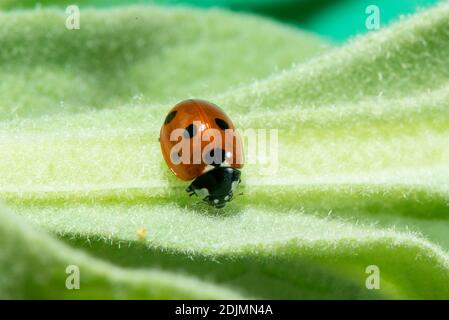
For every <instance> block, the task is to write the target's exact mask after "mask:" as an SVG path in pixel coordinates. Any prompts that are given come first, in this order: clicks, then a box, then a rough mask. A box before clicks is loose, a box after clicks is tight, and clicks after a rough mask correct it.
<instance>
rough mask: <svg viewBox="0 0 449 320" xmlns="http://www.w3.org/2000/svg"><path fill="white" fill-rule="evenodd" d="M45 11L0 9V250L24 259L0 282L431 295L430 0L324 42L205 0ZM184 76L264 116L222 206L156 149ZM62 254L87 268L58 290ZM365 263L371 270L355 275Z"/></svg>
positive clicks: (440, 138)
mask: <svg viewBox="0 0 449 320" xmlns="http://www.w3.org/2000/svg"><path fill="white" fill-rule="evenodd" d="M136 16H137V17H138V19H137V20H135V19H131V18H135V17H136ZM63 17H64V15H63V14H62V13H61V12H58V11H52V10H41V11H36V12H23V13H11V14H5V15H4V16H3V19H0V21H1V22H0V23H2V24H3V25H4V26H7V28H2V29H1V30H10V29H11V28H13V29H14V30H15V31H14V32H6V31H5V32H4V33H2V34H1V36H0V39H2V40H1V41H4V43H7V44H8V45H7V46H6V48H10V49H9V51H8V49H5V50H2V51H1V53H0V56H1V57H2V58H1V61H2V62H1V63H2V65H5V66H6V67H8V68H11V69H10V70H11V73H10V74H9V77H10V78H11V81H13V83H11V82H8V84H5V88H6V89H5V90H4V91H2V89H0V93H1V95H2V96H6V97H8V95H7V92H9V91H10V89H14V88H19V87H20V86H19V85H18V84H17V83H15V84H14V81H16V80H17V81H19V82H20V81H23V83H25V82H24V81H25V79H26V81H27V82H26V84H27V86H24V87H25V88H26V90H25V91H24V92H25V93H24V96H25V97H27V98H23V99H24V100H19V102H17V105H18V107H17V108H16V110H15V111H14V114H13V113H12V110H13V109H11V108H10V105H9V104H7V103H6V104H5V106H6V107H4V108H3V109H2V110H3V111H2V112H1V115H2V117H3V119H5V120H4V121H3V122H2V123H1V124H0V138H1V139H0V154H1V155H2V157H1V158H0V175H1V177H2V180H1V183H0V195H1V196H2V198H3V199H4V200H5V202H6V203H7V205H8V206H9V207H10V210H13V211H14V212H15V214H16V215H20V216H21V218H20V219H17V217H14V218H13V217H11V216H10V215H8V214H5V218H2V220H3V219H4V220H5V221H14V223H13V222H8V223H6V224H5V225H4V226H2V227H1V228H2V229H0V230H1V233H0V234H2V236H3V235H4V236H3V237H4V238H5V239H11V241H12V242H8V241H6V244H5V245H2V248H5V249H4V252H5V253H3V252H2V255H3V257H5V258H3V259H1V260H0V268H2V269H4V271H3V270H2V272H4V274H8V275H11V276H10V277H9V279H15V278H17V277H20V276H23V275H24V274H27V278H26V279H27V281H26V282H25V281H24V282H23V284H22V287H20V286H19V285H17V287H14V283H12V284H5V285H1V283H0V292H1V293H2V295H3V296H4V297H12V296H15V295H18V296H26V292H32V293H33V294H30V295H31V296H33V297H35V296H37V297H39V296H42V297H49V296H48V295H47V294H48V292H56V294H57V295H62V296H63V297H66V296H67V297H72V295H74V294H75V295H78V294H79V296H80V297H83V298H95V297H139V298H155V297H156V298H177V297H191V298H196V297H202V298H208V297H216V298H232V297H242V298H251V297H256V298H424V299H431V298H437V299H444V298H446V299H447V298H448V297H449V255H448V251H447V249H448V248H449V242H448V239H447V234H448V231H449V223H448V212H449V205H448V203H449V201H448V189H449V184H448V181H449V180H448V178H449V166H448V163H449V149H448V148H447V146H448V142H449V141H448V138H447V137H448V134H449V117H448V110H449V102H448V101H449V100H448V94H449V90H448V85H447V80H446V79H447V76H448V74H447V72H448V71H447V70H448V69H447V68H445V67H444V66H446V65H447V64H448V63H449V41H448V40H449V39H448V38H449V34H448V33H447V23H448V21H449V5H448V4H442V5H440V6H439V7H437V8H434V9H431V10H428V11H425V12H423V13H420V14H419V15H416V16H414V17H412V18H409V19H405V20H403V21H401V22H399V23H397V24H395V25H393V26H391V27H389V28H387V29H384V30H381V31H380V32H378V33H372V34H369V35H367V36H364V37H360V38H358V39H355V40H354V41H352V42H350V43H348V44H346V45H345V46H343V47H341V48H335V49H330V50H328V52H327V53H325V54H321V53H322V50H323V48H325V47H326V45H325V44H324V43H322V42H321V41H319V40H317V39H315V38H313V37H311V36H308V35H304V34H302V33H297V32H295V31H293V30H290V29H286V28H282V27H279V26H276V25H275V24H272V23H269V22H264V21H262V20H259V19H256V18H249V17H246V16H239V15H235V16H234V15H232V14H228V13H223V12H221V11H207V12H203V11H190V10H186V9H176V10H174V9H156V8H144V7H141V8H131V9H126V10H122V11H88V12H86V13H85V15H84V14H83V22H82V23H83V25H82V29H81V30H80V33H79V34H77V33H76V32H78V31H73V32H74V35H73V36H72V33H71V32H72V31H70V32H69V31H67V30H63V29H62V30H60V28H61V24H62V25H63V23H64V19H63ZM17 21H22V22H27V23H31V24H33V23H34V24H36V25H39V24H42V23H44V21H45V24H46V25H48V26H49V28H50V29H49V30H51V31H52V32H48V30H47V31H46V32H45V33H44V31H39V30H38V29H36V28H30V29H29V30H28V31H27V32H25V31H20V30H19V28H18V27H16V25H17ZM136 21H138V22H136ZM181 21H182V22H181ZM206 21H207V22H206ZM83 26H86V28H85V29H83V28H84V27H83ZM149 30H152V31H154V32H150V31H149ZM237 31H238V32H237ZM47 34H49V35H47ZM198 34H200V35H201V36H199V35H198ZM24 39H27V41H24ZM33 39H38V40H33ZM139 39H144V41H143V42H144V43H145V44H144V45H143V46H139V45H138V43H141V42H139V41H138V40H139ZM198 39H200V40H198ZM86 43H88V44H89V46H87V49H86V47H85V44H86ZM38 44H39V45H40V46H41V47H39V48H38V47H37V45H38ZM44 44H47V45H44ZM58 44H63V45H62V46H59V45H58ZM224 45H225V46H226V48H227V49H228V50H225V49H224V47H223V46H224ZM17 47H18V48H20V49H17V52H19V53H20V54H17V53H14V50H13V48H17ZM230 48H234V50H229V49H230ZM236 48H238V50H237V49H236ZM263 48H265V49H266V50H264V49H263ZM76 49H81V50H80V51H78V52H76V53H75V51H76ZM84 49H86V50H84ZM31 50H38V52H39V53H40V55H30V54H29V52H31ZM39 50H40V51H39ZM267 50H268V51H267ZM167 52H170V54H168V55H167ZM186 52H187V53H186ZM199 52H203V53H204V55H199ZM105 53H107V54H105ZM206 53H207V54H206ZM213 53H217V55H214V54H213ZM186 55H187V57H188V58H186ZM312 55H315V57H313V58H311V57H312ZM127 57H128V58H127ZM267 57H270V58H269V59H268V58H267ZM307 58H309V59H307ZM185 59H190V60H189V61H187V60H185ZM247 59H248V60H247ZM295 59H297V60H295ZM67 61H68V62H67ZM295 61H296V62H298V63H299V62H302V63H300V64H299V65H298V66H296V67H292V68H290V69H289V70H284V71H279V72H277V73H274V70H275V67H276V66H278V67H280V68H281V69H284V68H286V67H288V66H289V65H291V64H293V63H294V62H295ZM142 68H144V69H142ZM214 68H215V69H214ZM80 70H81V73H78V71H80ZM143 70H144V71H145V72H144V71H143ZM165 70H166V72H167V73H166V74H165V73H164V71H165ZM197 70H198V72H197ZM207 70H214V71H211V72H206V71H207ZM217 70H221V71H222V72H221V73H220V76H221V77H220V79H219V77H218V76H217V73H216V71H217ZM146 71H147V72H148V73H147V72H146ZM225 71H226V72H225ZM139 72H141V73H139ZM184 73H185V74H184ZM38 74H45V75H46V76H45V77H44V78H43V79H44V80H42V82H40V83H39V82H36V81H35V80H36V78H33V76H36V77H37V76H38ZM169 74H176V75H178V74H181V75H180V77H169V76H167V75H169ZM196 76H198V78H196ZM0 77H6V76H5V75H1V76H0ZM84 77H87V80H86V81H87V83H89V81H91V82H90V83H91V84H89V85H86V82H82V81H81V80H82V79H83V78H84ZM262 78H264V79H262ZM76 79H77V80H78V81H79V85H76V86H74V85H73V84H74V83H78V82H77V80H76ZM168 79H170V80H171V81H169V80H168ZM189 79H191V80H192V79H194V80H192V81H188V80H189ZM236 79H241V82H240V81H239V86H238V87H236ZM252 79H258V80H257V81H254V82H251V81H252ZM105 81H106V82H105ZM1 83H2V84H3V83H5V82H3V81H2V82H1ZM205 84H206V85H208V84H209V85H210V87H206V88H205V87H204V85H205ZM52 92H53V93H54V94H52ZM136 92H138V93H139V98H137V99H136V98H134V99H133V96H135V94H136ZM47 93H50V94H47ZM190 94H191V95H192V96H196V95H201V97H204V96H205V97H207V98H209V99H211V100H212V101H214V102H217V103H218V104H219V105H220V106H222V107H223V108H224V109H225V110H226V111H227V113H228V114H229V115H230V116H231V118H232V119H234V120H235V123H236V124H237V126H238V127H239V128H241V129H242V130H245V129H248V128H256V129H257V128H264V129H270V128H271V129H279V137H278V138H279V149H278V151H279V154H278V163H279V167H278V170H277V171H275V170H273V169H274V168H270V167H266V166H264V165H260V164H259V165H256V164H247V165H245V168H244V170H243V177H242V179H243V186H242V191H243V193H244V194H243V195H242V196H240V197H236V199H235V200H234V201H233V202H232V203H230V204H229V205H228V206H227V207H226V208H225V209H223V210H221V211H216V210H212V209H209V208H206V207H204V206H203V205H200V204H196V202H195V200H192V199H189V198H188V196H187V195H186V194H185V192H184V191H183V190H184V188H185V186H186V185H185V183H182V182H181V181H177V180H176V179H175V178H174V177H173V176H172V175H171V173H170V172H169V170H168V169H167V168H166V166H165V163H164V162H163V160H162V157H161V154H160V149H159V148H160V147H159V142H158V140H157V138H158V132H159V129H160V125H161V123H162V119H164V115H165V114H166V112H167V111H168V110H169V108H170V107H171V105H172V103H173V102H174V101H176V100H178V99H183V98H187V97H188V96H190ZM9 97H10V98H9V99H10V100H11V101H12V100H14V99H15V98H16V97H17V94H15V95H14V94H12V93H11V94H10V96H9ZM60 99H61V100H63V101H64V106H65V108H62V109H61V108H58V107H57V105H58V104H57V102H58V101H59V100H60ZM14 117H16V118H15V119H13V118H14ZM16 219H17V220H16ZM28 222H30V223H32V224H33V225H35V226H37V227H38V228H41V229H43V230H45V231H48V232H49V233H52V234H54V235H56V236H57V237H58V238H59V240H60V241H62V242H65V244H61V243H59V242H58V241H56V240H54V239H52V238H50V237H49V236H47V235H45V233H43V232H38V231H35V230H34V229H32V228H28V227H27V229H26V232H25V231H23V230H24V229H23V226H22V224H23V223H28ZM141 228H144V229H146V230H147V235H146V238H145V239H144V240H142V239H139V237H138V234H137V232H138V230H139V229H141ZM28 232H29V233H30V234H32V235H33V236H32V237H31V236H27V234H28ZM37 239H41V240H39V241H38V240H37ZM3 242H5V240H3ZM16 242H17V243H20V246H19V245H17V246H14V245H13V244H14V243H16ZM55 246H58V249H55ZM40 247H42V248H44V250H42V251H40V249H37V248H40ZM78 250H79V251H85V252H84V253H79V251H78ZM86 252H87V253H86ZM78 255H79V256H78ZM36 256H38V257H39V259H37V258H36ZM72 256H73V258H72ZM99 259H101V260H106V261H107V263H106V262H100V261H99ZM10 260H14V261H15V263H16V264H17V267H14V268H10V267H9V264H8V263H9V261H10ZM44 264H45V265H50V266H54V267H52V268H42V265H44ZM66 264H76V265H79V266H80V268H81V270H82V273H83V272H84V273H83V274H86V277H85V278H84V276H83V275H82V276H81V277H82V278H81V281H82V289H81V290H79V292H77V293H73V292H69V291H68V290H65V288H64V287H63V286H64V281H65V276H66V275H65V273H64V270H65V265H66ZM369 265H377V266H378V267H379V269H380V272H381V289H380V290H368V289H367V288H366V287H365V281H366V278H367V276H368V275H367V274H366V273H365V270H366V267H367V266H369ZM38 269H39V270H41V269H42V271H40V273H39V275H37V274H36V275H34V274H33V272H32V270H38ZM142 269H148V270H146V271H142ZM17 270H19V271H17ZM83 270H85V271H83ZM160 270H163V271H160ZM14 272H18V273H17V274H14ZM161 272H162V273H161ZM116 273H119V274H120V275H121V277H120V278H119V279H117V278H116V276H115V274H116ZM159 274H163V276H162V275H161V278H162V279H164V281H162V282H157V284H155V283H156V282H155V281H156V280H155V279H159V278H158V276H157V275H159ZM179 274H181V275H179ZM50 276H51V277H54V278H52V279H53V280H52V281H47V282H46V284H43V283H41V282H39V280H38V279H39V277H50ZM137 278H138V279H141V281H142V284H140V285H138V284H136V279H137ZM165 280H166V281H165ZM137 282H139V283H140V280H139V281H137ZM198 283H201V285H200V286H201V287H198ZM204 283H207V286H206V285H205V286H204V287H203V284H204ZM26 285H27V286H29V288H28V290H25V287H24V286H26ZM153 286H154V287H153ZM105 287H106V288H109V287H114V288H116V289H115V291H114V290H112V291H111V290H109V289H105ZM2 288H3V289H2ZM55 288H58V289H57V290H56V289H55ZM203 288H205V289H204V290H205V291H201V290H203ZM52 290H54V291H52Z"/></svg>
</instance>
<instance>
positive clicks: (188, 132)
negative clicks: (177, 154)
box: [184, 123, 196, 139]
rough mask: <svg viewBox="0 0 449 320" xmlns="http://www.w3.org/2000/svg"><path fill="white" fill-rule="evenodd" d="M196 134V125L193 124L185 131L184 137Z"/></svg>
mask: <svg viewBox="0 0 449 320" xmlns="http://www.w3.org/2000/svg"><path fill="white" fill-rule="evenodd" d="M195 135H196V127H195V126H194V125H193V123H192V124H190V125H188V126H187V127H186V129H185V131H184V137H185V138H186V139H191V138H193V137H194V136H195Z"/></svg>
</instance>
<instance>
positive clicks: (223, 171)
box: [159, 99, 243, 208]
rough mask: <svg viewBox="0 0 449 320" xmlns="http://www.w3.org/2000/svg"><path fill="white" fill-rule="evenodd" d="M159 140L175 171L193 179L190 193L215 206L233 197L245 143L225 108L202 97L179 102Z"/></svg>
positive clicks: (167, 120) (166, 121)
mask: <svg viewBox="0 0 449 320" xmlns="http://www.w3.org/2000/svg"><path fill="white" fill-rule="evenodd" d="M159 141H160V144H161V150H162V154H163V156H164V159H165V162H166V163H167V165H168V167H169V168H170V170H171V171H172V172H173V174H174V175H175V176H177V177H178V178H180V179H181V180H185V181H191V180H193V181H192V182H191V184H190V185H189V186H188V187H187V189H186V191H187V192H188V193H189V195H190V196H192V195H197V196H198V197H199V198H201V199H202V200H203V201H205V202H206V203H208V204H209V205H211V206H213V207H215V208H223V207H224V206H225V204H226V203H227V202H229V201H231V200H232V198H233V194H234V191H235V190H236V188H237V186H238V185H239V183H240V182H241V179H240V175H241V172H240V170H239V169H241V168H242V167H243V147H242V142H241V140H240V136H239V135H238V133H237V131H236V130H235V127H234V124H233V123H232V121H231V119H230V118H229V117H228V116H227V115H226V113H225V112H224V111H223V110H222V109H220V108H219V107H218V106H216V105H215V104H213V103H210V102H208V101H204V100H199V99H189V100H184V101H181V102H179V103H178V104H176V105H175V106H174V107H173V108H172V109H171V110H170V111H169V112H168V114H167V116H166V117H165V121H164V123H163V125H162V127H161V131H160V137H159Z"/></svg>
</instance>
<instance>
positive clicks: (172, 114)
mask: <svg viewBox="0 0 449 320" xmlns="http://www.w3.org/2000/svg"><path fill="white" fill-rule="evenodd" d="M177 113H178V111H176V110H175V111H172V112H170V113H169V114H167V116H166V117H165V121H164V124H169V123H170V122H171V121H172V120H173V119H174V118H175V116H176V114H177Z"/></svg>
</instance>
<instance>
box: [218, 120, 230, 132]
mask: <svg viewBox="0 0 449 320" xmlns="http://www.w3.org/2000/svg"><path fill="white" fill-rule="evenodd" d="M215 123H216V124H217V126H219V127H220V129H222V130H226V129H229V125H228V124H227V122H226V121H224V120H223V119H220V118H215Z"/></svg>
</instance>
